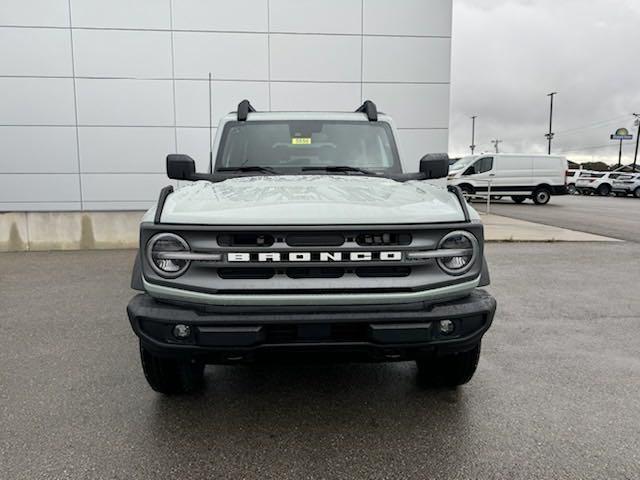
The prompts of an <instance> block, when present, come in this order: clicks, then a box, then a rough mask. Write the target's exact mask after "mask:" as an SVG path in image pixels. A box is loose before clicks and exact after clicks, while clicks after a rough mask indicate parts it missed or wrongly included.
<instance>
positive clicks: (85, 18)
mask: <svg viewBox="0 0 640 480" xmlns="http://www.w3.org/2000/svg"><path fill="white" fill-rule="evenodd" d="M64 1H65V3H66V2H67V0H64ZM71 14H72V22H73V26H74V27H93V28H131V29H150V28H155V29H169V28H171V3H170V1H166V0H134V1H132V0H108V1H105V0H71Z"/></svg>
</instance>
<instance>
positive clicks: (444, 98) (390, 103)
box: [362, 83, 449, 128]
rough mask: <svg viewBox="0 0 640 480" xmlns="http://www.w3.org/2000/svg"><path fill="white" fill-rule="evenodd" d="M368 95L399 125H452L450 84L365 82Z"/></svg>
mask: <svg viewBox="0 0 640 480" xmlns="http://www.w3.org/2000/svg"><path fill="white" fill-rule="evenodd" d="M362 90H363V92H364V97H365V98H369V99H372V100H374V101H375V102H376V104H377V105H378V108H379V109H380V110H382V111H384V112H385V113H388V114H389V115H391V116H392V117H393V119H394V120H395V122H396V126H398V127H399V128H448V126H449V85H447V84H393V83H365V84H364V85H363V87H362Z"/></svg>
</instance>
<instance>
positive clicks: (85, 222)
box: [0, 211, 619, 252]
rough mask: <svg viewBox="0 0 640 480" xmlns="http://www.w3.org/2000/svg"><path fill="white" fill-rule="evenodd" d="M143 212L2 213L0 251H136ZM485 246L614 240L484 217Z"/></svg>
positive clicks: (523, 222) (0, 215)
mask: <svg viewBox="0 0 640 480" xmlns="http://www.w3.org/2000/svg"><path fill="white" fill-rule="evenodd" d="M143 214H144V212H140V211H133V212H113V211H112V212H9V213H0V252H20V251H47V250H111V249H120V248H137V247H138V224H139V222H140V219H141V217H142V215H143ZM482 219H483V222H484V225H485V239H486V241H487V242H611V241H619V240H616V239H613V238H608V237H602V236H600V235H592V234H590V233H583V232H576V231H574V230H567V229H564V228H557V227H551V226H548V225H541V224H538V223H532V222H525V221H522V220H516V219H513V218H507V217H501V216H498V215H483V216H482Z"/></svg>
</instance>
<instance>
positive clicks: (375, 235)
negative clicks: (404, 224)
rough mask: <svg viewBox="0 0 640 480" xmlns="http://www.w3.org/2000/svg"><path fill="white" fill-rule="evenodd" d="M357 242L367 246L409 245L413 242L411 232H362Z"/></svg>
mask: <svg viewBox="0 0 640 480" xmlns="http://www.w3.org/2000/svg"><path fill="white" fill-rule="evenodd" d="M356 243H357V244H358V245H362V246H367V247H368V246H376V245H409V244H411V234H410V233H397V232H372V233H361V234H360V235H358V236H357V237H356Z"/></svg>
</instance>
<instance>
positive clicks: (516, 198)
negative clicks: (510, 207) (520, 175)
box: [511, 195, 527, 203]
mask: <svg viewBox="0 0 640 480" xmlns="http://www.w3.org/2000/svg"><path fill="white" fill-rule="evenodd" d="M526 199H527V197H523V196H522V195H514V196H512V197H511V200H513V201H514V202H516V203H522V202H524V201H525V200H526Z"/></svg>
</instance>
